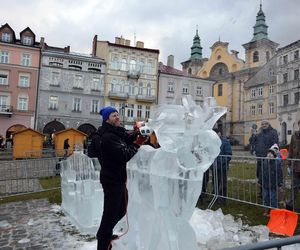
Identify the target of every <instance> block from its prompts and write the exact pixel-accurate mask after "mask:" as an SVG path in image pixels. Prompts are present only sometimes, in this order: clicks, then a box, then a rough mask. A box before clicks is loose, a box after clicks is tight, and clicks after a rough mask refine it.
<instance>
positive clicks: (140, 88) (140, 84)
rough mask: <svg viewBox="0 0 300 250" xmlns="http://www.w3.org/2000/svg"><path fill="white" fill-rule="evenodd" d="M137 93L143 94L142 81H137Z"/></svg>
mask: <svg viewBox="0 0 300 250" xmlns="http://www.w3.org/2000/svg"><path fill="white" fill-rule="evenodd" d="M138 94H139V95H143V83H142V82H140V83H139V91H138Z"/></svg>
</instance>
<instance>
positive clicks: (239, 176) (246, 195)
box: [202, 155, 300, 211]
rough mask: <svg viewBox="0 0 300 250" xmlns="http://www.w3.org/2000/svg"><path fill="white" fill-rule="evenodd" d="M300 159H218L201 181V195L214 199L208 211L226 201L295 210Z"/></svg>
mask: <svg viewBox="0 0 300 250" xmlns="http://www.w3.org/2000/svg"><path fill="white" fill-rule="evenodd" d="M298 164H299V166H300V160H296V159H286V160H283V159H277V158H276V159H270V158H263V157H242V156H234V155H233V156H225V155H222V156H219V157H218V158H217V159H216V160H215V162H214V163H213V164H212V166H211V167H210V169H209V170H207V171H206V173H205V174H204V178H203V189H202V192H203V193H204V194H210V195H212V196H213V199H212V200H211V202H210V204H209V206H208V208H211V207H212V206H213V205H214V204H215V203H216V202H218V203H226V200H227V199H230V200H234V201H238V202H244V203H248V204H253V205H257V206H263V207H266V208H278V207H279V208H288V209H290V210H293V211H295V208H297V207H299V206H297V205H296V204H297V196H296V194H297V192H298V190H299V187H300V172H299V173H298V172H295V171H293V170H295V168H296V166H298Z"/></svg>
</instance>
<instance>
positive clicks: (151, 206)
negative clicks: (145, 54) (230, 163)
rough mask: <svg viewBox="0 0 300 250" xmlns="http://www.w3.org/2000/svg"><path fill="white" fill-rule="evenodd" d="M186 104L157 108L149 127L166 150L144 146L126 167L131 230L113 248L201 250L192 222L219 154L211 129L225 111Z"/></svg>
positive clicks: (209, 104)
mask: <svg viewBox="0 0 300 250" xmlns="http://www.w3.org/2000/svg"><path fill="white" fill-rule="evenodd" d="M182 104H183V105H162V106H158V107H157V108H156V111H155V112H154V116H153V118H152V120H151V121H149V126H150V127H151V128H152V129H153V130H154V131H155V133H156V135H157V139H158V142H159V144H160V146H161V147H160V148H159V149H154V148H152V147H150V146H146V145H145V146H142V147H141V148H140V149H139V151H138V153H137V154H136V155H135V156H134V157H133V158H132V159H131V160H130V161H129V162H128V164H127V173H128V190H129V204H128V214H129V223H130V230H129V232H128V234H127V235H126V236H125V237H122V238H121V239H120V240H118V241H117V242H116V243H115V244H114V249H119V250H120V249H122V250H124V249H127V250H140V249H148V250H161V249H164V250H175V249H176V250H186V249H189V250H196V249H197V250H198V249H199V246H197V240H196V235H195V232H194V229H193V227H192V226H191V225H190V223H189V220H190V218H191V216H192V214H193V212H194V209H195V205H196V202H197V199H198V197H199V195H200V193H201V187H202V178H203V173H204V172H205V171H206V170H207V169H208V168H209V166H210V165H211V164H212V163H213V161H214V159H215V158H216V157H217V155H218V154H219V152H220V145H221V141H220V139H219V137H218V136H217V135H216V133H215V132H213V131H212V127H213V125H214V124H215V122H216V121H217V120H218V119H219V118H220V117H221V116H222V115H223V114H225V112H226V108H223V107H217V105H216V102H215V100H214V99H213V98H206V99H205V101H204V104H203V106H202V107H200V106H197V105H196V104H195V102H194V101H193V100H192V98H191V96H185V97H183V99H182Z"/></svg>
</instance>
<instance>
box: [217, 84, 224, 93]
mask: <svg viewBox="0 0 300 250" xmlns="http://www.w3.org/2000/svg"><path fill="white" fill-rule="evenodd" d="M222 95H223V84H219V85H218V96H222Z"/></svg>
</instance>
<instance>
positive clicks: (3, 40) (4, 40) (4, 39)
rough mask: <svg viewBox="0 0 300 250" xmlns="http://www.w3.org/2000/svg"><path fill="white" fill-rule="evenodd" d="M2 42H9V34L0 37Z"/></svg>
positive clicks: (5, 33)
mask: <svg viewBox="0 0 300 250" xmlns="http://www.w3.org/2000/svg"><path fill="white" fill-rule="evenodd" d="M1 40H2V42H10V41H11V35H10V33H7V32H3V33H2V36H1Z"/></svg>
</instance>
